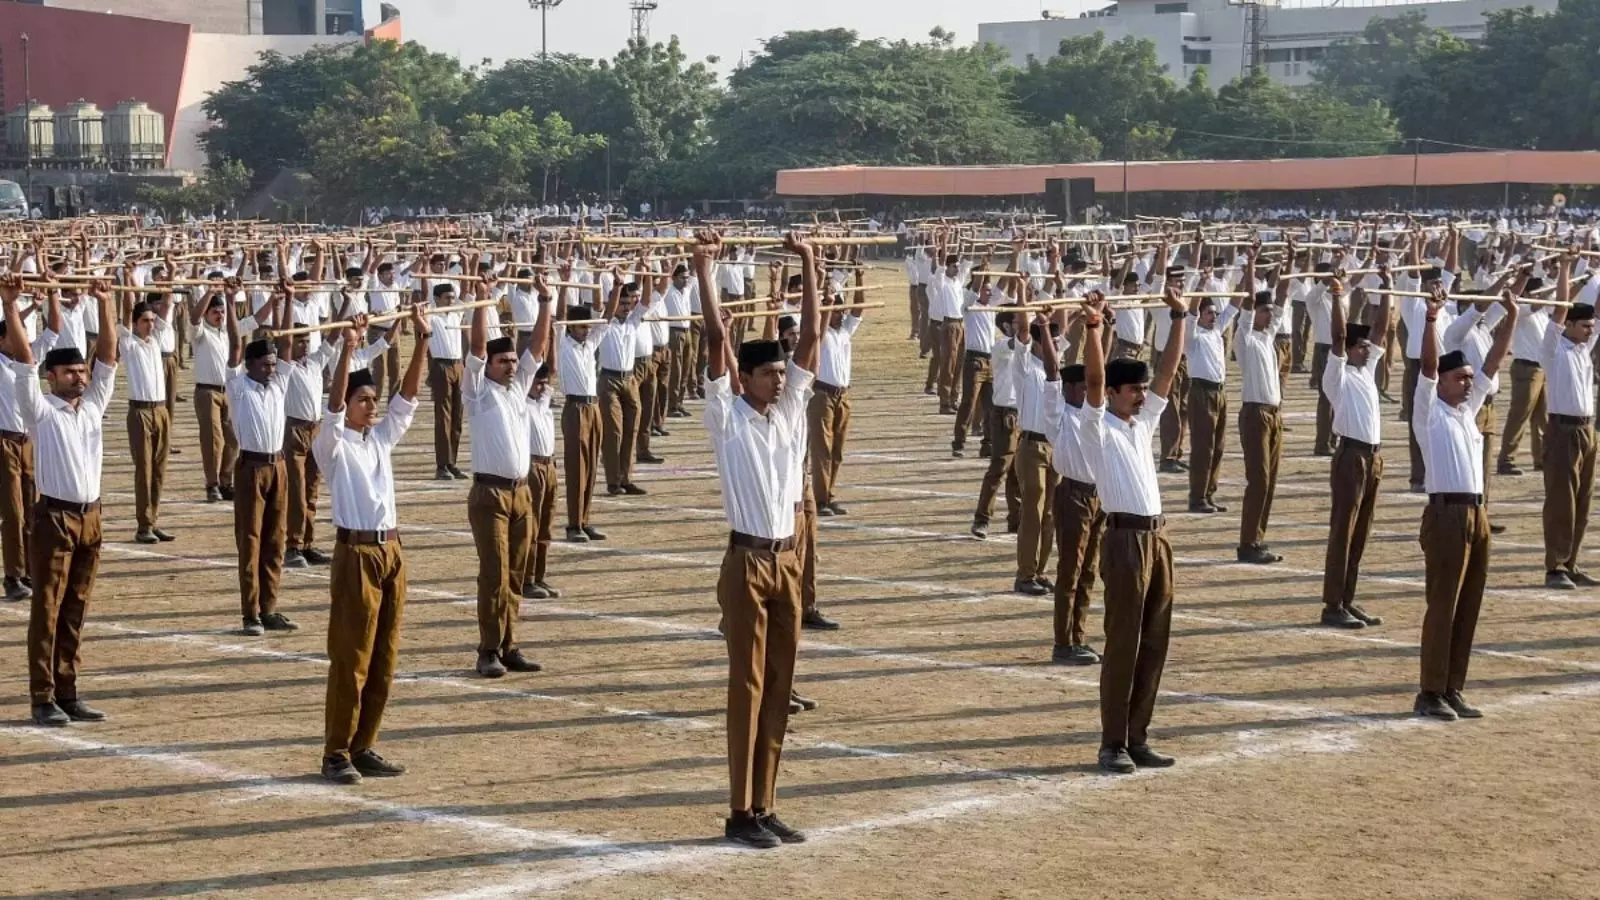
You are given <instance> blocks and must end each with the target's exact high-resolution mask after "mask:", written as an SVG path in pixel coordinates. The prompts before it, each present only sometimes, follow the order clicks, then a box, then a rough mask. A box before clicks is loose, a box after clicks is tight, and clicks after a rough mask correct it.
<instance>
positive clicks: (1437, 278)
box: [1400, 238, 1456, 494]
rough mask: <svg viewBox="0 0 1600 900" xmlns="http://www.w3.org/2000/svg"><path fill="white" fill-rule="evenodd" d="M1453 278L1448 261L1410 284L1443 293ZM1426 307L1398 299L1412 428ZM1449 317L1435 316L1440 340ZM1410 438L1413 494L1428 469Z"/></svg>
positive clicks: (1417, 253)
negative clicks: (1404, 336)
mask: <svg viewBox="0 0 1600 900" xmlns="http://www.w3.org/2000/svg"><path fill="white" fill-rule="evenodd" d="M1420 247H1421V239H1420V238H1418V239H1415V240H1414V241H1413V243H1412V248H1413V249H1412V260H1413V264H1414V265H1420V264H1421V263H1420V262H1417V261H1418V260H1420V259H1421V258H1422V257H1421V249H1420ZM1455 282H1456V274H1455V269H1454V266H1453V265H1450V264H1449V263H1448V262H1447V265H1446V266H1445V267H1444V268H1440V267H1437V266H1434V267H1430V268H1427V269H1424V270H1423V271H1422V274H1421V277H1420V278H1418V279H1413V280H1412V283H1411V284H1410V285H1409V287H1410V288H1412V289H1413V290H1418V291H1432V290H1433V288H1434V286H1438V287H1441V288H1443V289H1444V291H1445V293H1449V292H1450V289H1451V288H1452V287H1453V286H1454V285H1455ZM1426 309H1427V305H1426V303H1425V302H1424V301H1423V300H1422V299H1420V298H1414V297H1408V298H1405V299H1404V300H1402V301H1401V303H1400V316H1401V320H1402V321H1403V322H1404V324H1405V326H1406V351H1405V352H1406V363H1405V379H1404V381H1403V382H1402V386H1401V390H1402V391H1404V393H1403V394H1402V395H1401V396H1402V401H1401V415H1402V416H1403V417H1404V418H1405V421H1406V428H1407V430H1408V431H1409V430H1410V428H1411V423H1413V422H1415V421H1416V416H1415V415H1414V414H1413V411H1412V409H1411V405H1410V401H1411V398H1413V397H1415V396H1416V389H1417V372H1419V371H1420V370H1421V366H1422V330H1423V328H1422V326H1423V319H1424V315H1425V313H1426ZM1452 318H1454V317H1453V316H1452V315H1450V312H1449V310H1445V311H1443V312H1441V313H1439V314H1438V315H1437V316H1436V317H1435V318H1434V330H1435V331H1436V332H1438V333H1437V334H1436V335H1435V337H1436V338H1438V339H1439V340H1440V341H1441V342H1442V341H1443V339H1444V330H1445V328H1447V327H1449V325H1450V320H1451V319H1452ZM1409 440H1410V449H1411V475H1410V483H1411V492H1412V493H1413V494H1420V493H1423V491H1424V484H1425V482H1426V476H1427V473H1426V471H1425V469H1424V466H1425V465H1426V462H1425V460H1424V459H1423V456H1422V450H1421V448H1420V447H1419V446H1418V445H1417V440H1416V436H1415V435H1412V436H1410V438H1409Z"/></svg>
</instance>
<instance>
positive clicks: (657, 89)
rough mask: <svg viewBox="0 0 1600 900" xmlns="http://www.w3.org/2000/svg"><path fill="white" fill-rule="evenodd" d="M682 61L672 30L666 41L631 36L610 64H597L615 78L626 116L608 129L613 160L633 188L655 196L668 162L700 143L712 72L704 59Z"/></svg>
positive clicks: (712, 95)
mask: <svg viewBox="0 0 1600 900" xmlns="http://www.w3.org/2000/svg"><path fill="white" fill-rule="evenodd" d="M687 62H688V57H686V56H685V55H684V52H683V47H682V46H681V45H680V44H679V43H678V38H677V36H676V35H674V36H673V37H672V39H671V40H670V41H668V42H667V43H665V44H661V43H655V44H652V43H649V42H646V41H638V40H630V41H629V42H628V46H627V47H626V48H624V49H623V51H622V52H621V53H618V54H617V57H616V59H614V60H612V62H611V63H610V65H606V64H605V63H602V64H601V69H602V70H603V71H608V72H610V73H611V75H612V76H613V77H614V78H615V79H616V82H617V85H618V87H619V88H620V89H621V92H622V96H623V98H624V102H625V104H626V107H625V108H626V109H627V111H628V116H629V122H628V125H627V126H626V127H625V128H624V129H623V130H622V132H621V133H620V134H616V135H610V134H608V135H607V137H608V138H609V139H610V140H611V142H612V160H613V162H614V164H616V165H617V166H618V167H619V168H620V170H621V173H622V178H623V181H624V182H625V183H626V184H627V186H628V187H629V189H630V190H632V191H634V192H636V193H638V194H641V195H645V196H656V195H657V194H658V193H659V192H660V190H661V188H662V186H663V180H662V179H663V171H664V169H665V168H666V167H667V166H668V164H677V163H682V162H684V161H687V160H690V159H692V158H694V157H696V156H697V155H699V154H700V152H701V151H702V150H703V149H704V148H705V143H706V127H707V120H708V118H709V116H710V113H711V110H712V108H713V107H714V106H715V105H716V102H717V91H716V85H717V76H716V73H714V72H713V71H712V70H711V68H710V66H708V65H707V64H706V63H704V62H697V63H693V64H688V65H686V64H685V63H687ZM711 62H715V60H711Z"/></svg>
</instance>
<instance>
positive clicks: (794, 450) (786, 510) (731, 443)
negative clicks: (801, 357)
mask: <svg viewBox="0 0 1600 900" xmlns="http://www.w3.org/2000/svg"><path fill="white" fill-rule="evenodd" d="M814 380H815V376H813V375H812V374H811V373H810V372H807V371H806V370H805V369H803V368H801V367H800V366H799V365H797V364H796V363H795V362H793V361H792V360H791V361H790V362H789V365H788V376H787V379H786V383H785V385H784V389H783V394H782V395H781V396H780V397H779V398H778V401H777V402H776V403H773V404H772V405H771V406H770V407H768V409H767V412H766V413H765V414H764V415H763V414H762V413H759V412H757V411H756V410H755V408H754V407H753V406H751V405H750V403H749V402H748V401H747V400H745V399H744V398H743V397H734V395H733V387H732V384H731V381H730V378H729V376H728V375H726V374H724V375H723V376H722V377H721V378H717V379H714V380H713V379H710V378H707V379H706V381H705V391H706V407H705V425H706V431H707V432H708V433H709V434H710V436H711V450H712V454H713V455H714V456H715V457H716V460H717V477H718V478H719V479H720V481H721V483H722V510H723V513H724V514H725V515H726V516H727V519H728V527H729V528H731V529H732V530H734V531H736V532H739V533H740V534H747V535H750V536H752V537H757V538H762V539H765V540H772V541H781V540H784V539H785V538H790V537H793V536H794V522H795V501H796V500H797V499H799V497H800V484H799V482H800V481H801V480H802V479H803V477H804V476H803V474H802V469H803V466H802V464H801V463H802V461H803V460H804V459H805V454H806V427H805V423H806V404H807V403H808V402H809V401H810V399H811V393H812V382H813V381H814Z"/></svg>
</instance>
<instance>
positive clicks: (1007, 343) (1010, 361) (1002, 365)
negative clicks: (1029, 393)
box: [989, 335, 1027, 409]
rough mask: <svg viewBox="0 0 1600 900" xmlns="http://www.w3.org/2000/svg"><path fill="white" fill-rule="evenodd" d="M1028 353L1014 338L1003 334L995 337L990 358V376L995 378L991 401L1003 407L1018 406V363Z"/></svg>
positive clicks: (1011, 407)
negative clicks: (1019, 346)
mask: <svg viewBox="0 0 1600 900" xmlns="http://www.w3.org/2000/svg"><path fill="white" fill-rule="evenodd" d="M1026 353H1027V349H1026V348H1021V349H1019V348H1018V345H1017V342H1016V340H1015V339H1014V338H1008V337H1005V336H1004V335H1001V336H1000V337H998V338H996V339H995V342H994V351H993V353H992V354H991V356H990V359H989V368H990V376H991V377H992V378H993V379H994V392H993V393H992V394H991V395H990V396H989V402H990V403H992V404H994V405H995V406H998V407H1000V408H1002V409H1016V408H1017V365H1018V363H1019V362H1020V357H1022V356H1024V355H1026Z"/></svg>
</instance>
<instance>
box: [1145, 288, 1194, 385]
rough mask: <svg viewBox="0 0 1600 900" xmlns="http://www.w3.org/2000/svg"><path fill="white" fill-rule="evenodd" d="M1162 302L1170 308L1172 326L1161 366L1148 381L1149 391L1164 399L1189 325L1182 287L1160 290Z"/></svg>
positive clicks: (1175, 374) (1180, 354)
mask: <svg viewBox="0 0 1600 900" xmlns="http://www.w3.org/2000/svg"><path fill="white" fill-rule="evenodd" d="M1161 299H1162V302H1164V303H1166V304H1167V308H1168V309H1169V310H1171V313H1170V315H1171V316H1172V328H1171V330H1169V331H1168V332H1167V346H1166V347H1165V348H1163V349H1162V351H1161V368H1160V370H1158V371H1157V372H1156V376H1155V378H1154V379H1153V380H1152V381H1151V382H1150V391H1151V393H1153V394H1155V395H1156V396H1157V397H1161V398H1162V399H1166V398H1167V397H1168V396H1169V395H1170V394H1171V393H1172V380H1173V379H1174V378H1176V377H1177V375H1178V360H1179V359H1180V358H1181V357H1182V356H1183V348H1184V347H1185V346H1187V345H1186V343H1185V337H1184V333H1185V331H1187V329H1188V326H1189V308H1188V306H1187V305H1185V304H1186V301H1185V300H1184V299H1183V288H1182V287H1181V286H1179V285H1169V286H1168V287H1167V289H1166V290H1165V291H1163V292H1162V297H1161Z"/></svg>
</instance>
